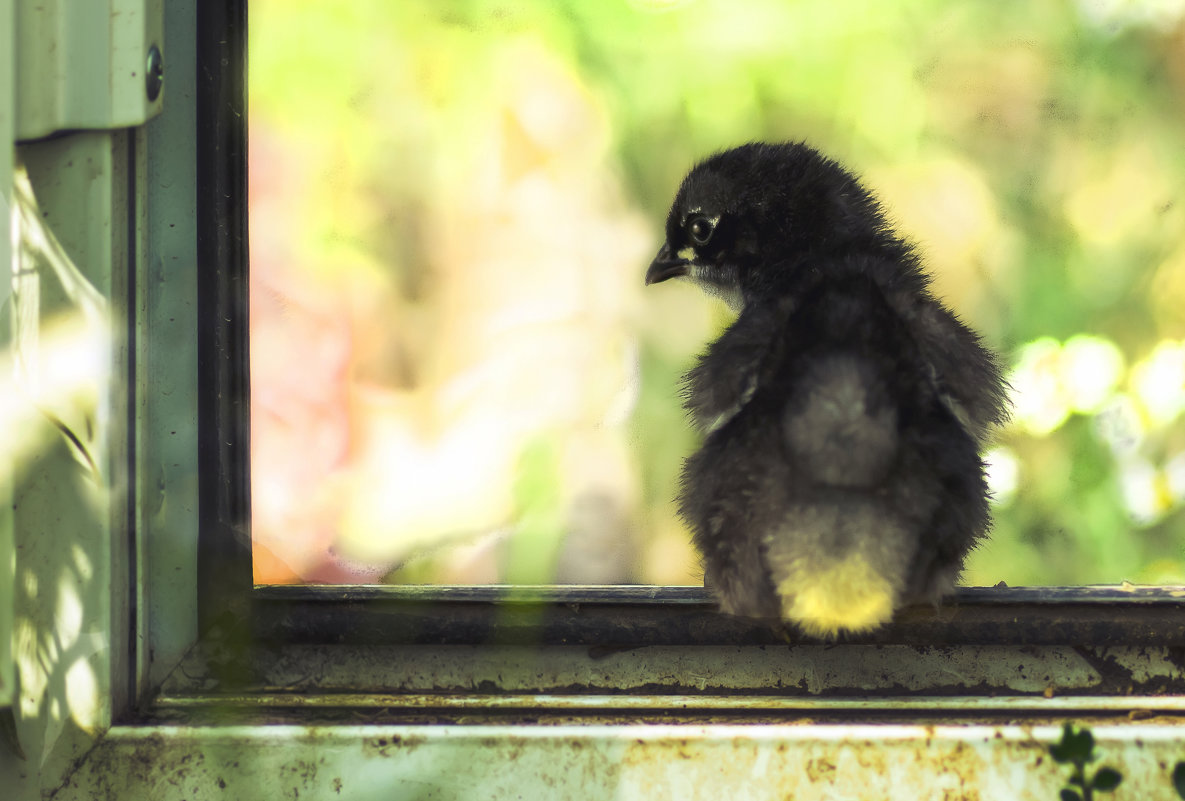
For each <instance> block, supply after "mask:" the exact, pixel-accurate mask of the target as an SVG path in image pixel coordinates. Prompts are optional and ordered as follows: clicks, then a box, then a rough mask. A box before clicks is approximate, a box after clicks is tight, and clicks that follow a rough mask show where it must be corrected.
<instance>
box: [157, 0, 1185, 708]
mask: <svg viewBox="0 0 1185 801" xmlns="http://www.w3.org/2000/svg"><path fill="white" fill-rule="evenodd" d="M194 14H195V19H196V30H197V43H196V50H195V63H196V72H195V85H196V93H195V95H194V101H195V109H194V130H195V135H194V137H193V140H192V146H193V149H194V152H195V154H196V159H195V163H196V170H195V179H194V187H195V197H196V203H195V215H194V218H193V219H194V229H193V236H194V241H195V243H196V245H195V247H196V264H197V265H198V271H197V275H196V278H197V293H196V298H197V315H196V318H195V322H196V334H197V338H196V342H197V345H196V348H197V371H196V384H195V394H196V397H197V399H198V401H197V424H198V437H197V451H196V471H197V475H198V476H199V481H198V493H197V498H196V501H197V522H198V526H197V530H198V536H197V543H196V545H197V548H196V552H197V568H196V574H195V575H194V576H193V584H192V589H193V598H192V599H190V602H189V604H188V605H187V607H186V608H189V607H192V608H193V609H194V610H196V625H195V626H193V627H192V629H187V631H189V633H190V634H192V638H190V639H189V640H188V644H187V645H186V647H181V648H179V647H178V644H179V643H182V644H184V643H185V638H183V637H182V638H177V637H173V639H172V640H171V647H168V648H164V649H162V650H161V653H162V654H165V655H166V657H165V659H163V660H162V659H160V658H151V657H147V658H146V657H142V658H141V660H140V661H139V664H140V665H141V666H142V668H143V670H144V675H142V676H141V682H140V685H139V686H140V687H141V688H142V689H143V692H142V694H141V704H140V709H141V711H142V712H144V713H145V714H148V715H151V714H154V712H153V709H154V706H153V704H154V703H155V701H154V700H153V699H154V697H155V696H154V692H155V688H159V687H162V686H166V687H168V686H171V687H173V688H174V689H173V692H174V695H176V693H177V692H181V693H182V694H185V693H189V694H190V697H191V699H196V698H198V697H200V696H201V691H200V688H199V687H198V685H197V684H195V683H194V682H192V681H186V680H184V679H182V678H179V677H178V674H179V672H185V673H188V674H189V675H198V676H202V677H205V678H203V681H208V679H209V677H210V676H216V677H217V678H216V680H215V682H214V683H215V684H216V685H217V686H218V687H219V690H218V692H217V693H214V694H213V695H211V696H210V697H211V699H212V700H211V703H216V702H217V698H216V697H215V696H218V695H223V694H225V692H226V691H228V690H229V689H234V688H235V687H249V686H254V687H256V690H258V689H259V688H260V687H262V686H264V685H261V684H259V683H257V682H256V683H254V684H253V683H252V682H251V681H246V680H244V679H243V677H244V676H260V675H264V674H266V673H267V668H266V666H265V665H264V664H263V663H264V662H266V661H267V659H266V658H265V657H264V656H262V654H263V653H264V652H265V651H267V652H268V653H271V654H274V653H276V649H279V650H280V651H281V652H285V653H288V654H289V655H290V656H291V658H292V659H297V660H299V659H301V658H303V656H302V654H306V653H308V649H309V648H314V649H316V648H322V647H324V648H343V649H346V648H354V649H366V648H390V647H406V648H412V649H415V648H429V647H469V648H472V649H482V648H491V649H498V648H505V647H512V648H513V647H519V648H531V649H534V650H535V651H537V652H538V654H539V656H540V658H541V659H547V654H548V652H549V649H561V650H562V649H570V648H572V647H583V648H585V649H587V650H588V658H589V659H590V660H596V659H599V658H602V657H604V656H605V655H607V654H613V653H617V652H622V651H629V650H633V649H642V648H660V649H661V648H667V649H691V650H695V649H719V648H732V649H736V654H737V657H736V658H737V659H738V660H743V659H745V658H746V656H745V655H746V653H749V652H752V651H753V650H754V649H766V648H769V647H771V646H773V647H783V648H785V647H787V646H789V648H790V650H791V651H792V652H799V654H800V657H801V659H803V660H807V661H809V660H811V659H814V658H815V657H816V656H817V655H818V654H819V653H821V649H834V648H839V649H842V650H843V651H844V652H846V653H851V654H852V656H853V659H856V660H860V659H863V658H864V656H862V655H865V654H868V653H871V652H873V651H876V650H878V649H883V648H885V647H888V646H905V647H908V648H914V649H935V648H943V649H947V650H945V651H943V653H945V654H947V656H949V655H950V653H951V650H950V649H956V650H958V649H962V650H963V651H966V652H967V653H973V652H974V653H979V652H980V651H981V650H982V649H984V648H988V647H996V646H998V647H1000V649H1002V650H999V651H996V652H992V653H999V654H1007V655H1010V658H1011V657H1016V656H1017V654H1022V655H1023V654H1024V653H1030V654H1031V653H1036V652H1039V651H1040V650H1041V649H1054V650H1056V649H1058V648H1066V647H1068V648H1071V649H1075V648H1077V649H1085V651H1090V650H1091V649H1094V651H1098V652H1099V653H1101V654H1103V656H1100V657H1099V658H1102V659H1105V658H1106V657H1105V654H1106V652H1107V650H1108V649H1117V648H1118V649H1128V650H1132V649H1135V650H1138V649H1162V650H1163V652H1164V654H1166V655H1167V656H1166V657H1165V658H1167V659H1169V660H1170V661H1173V662H1175V661H1176V660H1177V656H1176V654H1178V652H1179V649H1181V648H1182V647H1185V591H1182V590H1181V589H1180V588H1168V587H1166V588H1151V587H1133V588H1127V587H1074V588H1059V587H1022V588H961V589H960V590H959V591H958V592H957V593H956V594H955V595H954V597H953V598H951V599H949V600H948V601H947V602H945V603H944V604H943V605H942V606H941V607H924V606H923V607H911V608H907V609H905V610H902V612H901V613H900V614H899V615H898V616H897V618H896V619H895V620H894V621H893V623H892V624H890V625H888V626H886V627H884V628H883V629H881V630H878V631H876V632H873V633H871V634H868V635H861V636H850V637H846V638H844V639H843V641H842V642H840V643H824V642H820V641H817V640H811V639H810V638H805V637H801V636H800V635H798V634H796V633H794V632H786V631H779V630H778V629H776V628H775V627H771V626H770V625H768V624H766V623H762V622H759V621H751V620H745V619H740V618H732V617H728V616H725V615H722V614H720V613H718V612H717V611H715V610H714V608H713V604H712V601H711V599H710V597H709V596H708V594H707V593H706V591H704V590H703V589H702V588H696V587H649V586H646V587H641V586H614V587H590V586H550V587H529V586H528V587H521V586H520V587H491V586H473V587H456V586H405V587H390V586H383V587H378V586H323V585H322V586H253V585H252V584H251V545H250V533H249V532H250V498H249V492H250V481H249V443H250V421H249V414H248V408H249V402H250V397H249V396H250V365H249V347H248V341H247V337H248V317H247V315H248V280H247V277H248V243H247V219H246V214H247V209H246V203H245V198H246V181H247V169H246V157H247V156H246V146H245V145H246V136H247V133H248V132H247V130H246V124H247V122H246V121H247V114H246V82H245V77H246V62H245V59H246V24H247V12H246V5H245V3H244V2H239V0H220V2H214V3H203V4H199V5H197V7H196V9H195V10H194ZM154 124H155V123H154ZM167 140H168V137H165V136H162V137H161V140H160V141H159V142H157V143H156V149H155V153H162V152H167V151H168V141H167ZM149 152H150V157H151V155H152V154H153V152H154V151H153V149H152V148H151V147H150V149H149ZM148 202H149V206H150V209H151V204H152V188H151V187H150V188H149V196H148ZM150 213H151V212H150ZM149 228H150V233H149V238H150V240H152V239H153V237H154V236H155V237H156V240H154V241H159V240H160V238H161V232H160V231H159V230H154V229H153V228H152V226H151V225H150V226H149ZM151 247H152V245H151V244H150V249H151ZM150 255H151V254H150ZM145 313H146V314H149V315H150V314H151V309H148V310H147V311H145ZM152 327H153V321H152V320H151V319H147V320H145V321H144V325H143V329H142V330H145V331H148V332H151V331H152ZM148 336H149V338H151V336H152V335H151V333H149V335H148ZM170 369H178V366H174V367H172V368H170ZM179 369H184V365H180V366H179ZM146 384H147V382H145V381H142V382H141V384H140V385H141V387H144V386H145V385H146ZM148 394H149V396H150V395H151V392H150V391H148ZM144 400H145V402H146V403H149V404H151V403H152V398H151V397H146V398H145V399H144ZM165 425H166V426H167V427H169V426H173V425H174V424H173V422H172V421H169V422H167V423H165ZM160 434H161V432H160V431H155V432H151V431H150V432H149V433H148V435H147V437H146V438H147V439H148V440H152V438H153V437H154V436H157V437H159V436H160ZM142 480H143V479H142ZM141 486H142V487H143V484H142V485H141ZM142 491H143V490H142ZM145 536H146V538H147V539H152V538H153V536H154V531H153V529H152V526H151V525H146V532H145ZM144 547H145V546H142V548H144ZM147 550H151V546H148V547H147ZM149 561H150V568H149V579H150V582H149V583H150V586H149V589H148V592H149V593H150V594H152V595H165V594H167V593H169V592H170V587H171V586H174V585H173V584H172V582H174V581H175V578H174V577H173V576H170V575H169V574H168V573H167V572H165V571H163V570H158V569H153V568H152V567H151V560H149ZM187 589H188V588H187ZM142 608H143V607H142ZM165 620H167V617H166V618H165ZM160 629H161V626H160V625H156V624H154V623H149V624H148V625H147V626H144V625H142V627H141V631H147V632H148V634H149V636H148V637H147V641H148V643H149V650H150V651H151V649H152V647H153V645H154V644H155V640H156V639H159V638H160ZM198 632H201V633H202V635H201V637H199V636H198ZM188 645H196V647H195V648H194V649H193V650H192V651H191V652H190V653H189V656H188V657H186V659H187V660H188V661H187V662H183V661H182V658H181V657H182V655H183V654H184V653H185V652H186V651H189V648H188ZM228 649H229V650H231V651H233V650H236V649H239V650H242V654H240V655H238V656H236V657H234V658H230V659H229V662H230V663H233V669H227V667H226V666H227V664H228V656H227V654H228ZM977 649H978V650H977ZM1034 649H1036V650H1034ZM1085 651H1084V652H1085ZM557 652H558V650H557ZM467 658H468V657H467ZM935 658H945V657H942V656H935ZM1002 658H1003V657H1002ZM195 660H196V661H195ZM479 661H480V660H479V659H478V660H477V661H475V662H474V663H473V664H474V665H477V663H478V662H479ZM186 665H188V667H186ZM173 666H178V669H177V670H174V669H173ZM474 669H475V671H477V668H476V667H475V668H474ZM655 669H656V670H657V668H655ZM1104 673H1105V671H1104V672H1103V673H1101V674H1100V675H1102V682H1101V683H1100V684H1099V685H1098V687H1097V688H1096V690H1097V691H1093V692H1088V693H1083V694H1082V696H1083V697H1086V696H1091V697H1093V696H1099V697H1103V696H1115V695H1117V694H1119V693H1120V692H1121V691H1122V690H1123V689H1124V688H1128V691H1130V690H1131V688H1138V687H1139V686H1143V685H1142V684H1141V683H1140V682H1135V681H1133V680H1132V678H1131V675H1125V674H1124V673H1123V671H1119V672H1114V671H1112V673H1110V674H1106V675H1103V674H1104ZM1170 674H1171V675H1170ZM1149 675H1150V676H1151V678H1150V679H1149V680H1148V682H1144V683H1143V684H1144V685H1147V686H1149V687H1152V686H1153V685H1155V687H1158V688H1164V687H1166V686H1171V687H1172V688H1173V689H1185V683H1182V681H1181V677H1180V676H1177V675H1176V674H1175V673H1172V671H1169V673H1167V674H1166V673H1164V672H1163V671H1161V672H1156V671H1153V672H1152V673H1150V674H1149ZM403 679H406V676H404V677H403ZM1166 682H1168V684H1167V685H1166ZM265 684H266V682H265ZM461 684H462V685H463V682H462V683H461ZM386 685H387V686H383V687H380V688H379V689H383V690H387V689H390V688H391V687H397V686H405V687H408V686H413V685H415V682H411V683H410V684H409V682H408V681H406V680H404V681H403V682H402V685H400V677H399V676H392V677H391V678H390V680H389V682H386ZM458 686H461V685H458ZM695 686H696V682H695V681H694V680H691V679H689V680H687V681H683V682H676V683H675V684H674V685H671V687H668V688H667V689H666V690H664V691H663V693H660V694H666V695H670V694H671V692H670V691H671V688H672V687H673V688H675V689H678V688H683V689H687V688H694V687H695ZM1008 686H1009V685H1008V684H1007V682H1004V683H1002V684H997V683H992V682H991V681H986V680H982V681H978V682H975V681H972V682H968V683H966V685H965V692H966V697H967V698H968V699H974V698H980V699H982V698H984V697H985V696H990V695H997V694H999V693H1000V692H1001V691H1007V688H1008ZM177 688H181V689H180V690H178V689H177ZM272 689H274V688H272ZM372 689H373V687H372ZM413 689H417V690H421V689H423V687H418V686H416V687H413ZM454 689H455V688H454ZM568 689H569V690H570V691H571V692H572V693H576V694H579V693H597V692H616V691H617V690H615V689H614V688H612V687H606V686H598V685H596V684H595V683H589V684H588V685H586V686H572V687H570V688H568ZM762 689H763V688H762V687H761V686H752V687H748V688H747V691H748V692H759V691H761V690H762ZM868 690H869V687H864V688H860V687H854V686H853V685H851V684H850V683H848V684H845V683H844V681H842V680H837V684H836V685H835V686H825V687H823V688H822V691H821V692H814V693H811V694H814V695H817V696H820V697H822V696H833V697H836V698H840V697H843V698H847V699H848V700H851V699H854V698H855V697H857V696H858V695H859V694H860V693H861V692H865V691H868ZM513 691H514V690H513V688H505V687H499V686H497V685H496V683H495V684H494V685H486V686H485V687H484V690H483V693H480V694H484V695H490V694H498V693H501V692H513ZM941 691H942V692H943V693H947V694H949V693H950V692H951V688H949V687H944V688H942V690H941ZM167 694H168V693H166V695H167ZM637 694H640V695H644V694H645V693H637ZM787 694H789V695H794V694H796V693H795V692H794V691H793V690H787V691H785V692H784V693H782V695H787ZM798 694H799V695H802V694H801V693H798ZM273 695H274V693H273ZM910 695H912V696H916V695H918V691H917V690H916V689H915V690H909V691H908V692H887V693H883V696H884V697H885V698H886V699H890V698H896V699H897V701H889V700H886V703H889V704H890V707H887V708H896V709H899V710H903V709H904V707H902V706H901V705H900V699H901V698H902V697H905V696H910ZM1021 695H1023V693H1021ZM273 701H274V698H273ZM194 703H196V701H195V702H194ZM894 703H896V706H895V707H893V706H892V704H894ZM560 706H563V705H562V704H561V705H560ZM187 708H190V709H192V708H194V706H193V705H190V706H189V707H187ZM540 709H542V710H544V711H545V710H546V709H547V704H546V703H542V702H541V706H540Z"/></svg>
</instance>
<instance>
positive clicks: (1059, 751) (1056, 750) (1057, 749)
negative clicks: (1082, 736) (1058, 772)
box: [1049, 723, 1074, 765]
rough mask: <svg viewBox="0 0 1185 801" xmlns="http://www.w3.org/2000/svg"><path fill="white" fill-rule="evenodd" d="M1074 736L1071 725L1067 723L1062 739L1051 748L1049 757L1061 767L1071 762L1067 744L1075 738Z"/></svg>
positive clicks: (1063, 728)
mask: <svg viewBox="0 0 1185 801" xmlns="http://www.w3.org/2000/svg"><path fill="white" fill-rule="evenodd" d="M1073 734H1074V733H1073V731H1072V730H1071V729H1070V724H1069V723H1067V724H1066V725H1065V726H1063V727H1062V739H1060V740H1058V741H1057V742H1056V743H1054V744H1053V745H1051V746H1049V755H1050V756H1051V757H1053V761H1054V762H1056V763H1058V764H1059V765H1064V764H1065V763H1067V762H1069V761H1070V751H1069V748H1068V747H1067V742H1068V741H1069V739H1070V738H1071V737H1072V736H1073Z"/></svg>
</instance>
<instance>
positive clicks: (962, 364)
mask: <svg viewBox="0 0 1185 801" xmlns="http://www.w3.org/2000/svg"><path fill="white" fill-rule="evenodd" d="M666 233H667V240H666V243H665V244H664V245H663V247H662V249H661V250H660V251H659V253H658V256H657V258H655V260H654V262H653V263H652V264H651V265H650V269H649V270H648V271H647V273H646V283H647V284H654V283H658V282H661V281H666V280H667V279H670V278H675V277H679V276H687V277H689V278H691V279H692V280H693V281H694V282H695V283H697V284H699V285H700V286H701V287H702V288H703V289H705V290H706V291H707V292H709V293H710V294H713V295H717V296H719V297H721V298H723V299H724V300H725V301H726V302H727V303H728V304H729V305H730V306H732V307H733V309H734V310H735V311H737V312H738V313H739V316H738V317H737V320H736V322H734V323H733V324H732V325H731V326H730V327H729V328H728V329H727V330H726V331H725V332H724V333H723V334H722V335H721V336H720V338H719V339H717V340H716V341H715V342H713V343H712V344H711V345H710V346H709V347H708V348H707V350H706V351H705V353H704V354H703V355H702V356H701V357H700V359H699V362H698V363H697V364H696V365H695V367H694V368H693V369H692V370H691V371H690V372H689V373H688V374H687V376H686V378H685V382H686V383H685V392H686V396H685V403H684V405H685V406H686V408H687V409H688V411H689V412H690V413H691V417H692V419H693V421H694V423H695V425H696V426H697V427H698V428H699V429H700V430H701V431H702V432H703V434H704V443H703V446H702V447H701V448H700V449H699V451H698V452H696V453H695V454H693V455H692V456H691V457H689V458H688V460H687V462H686V464H685V466H684V470H683V481H682V489H681V491H680V496H679V507H680V513H681V514H682V516H683V518H684V519H685V520H686V521H687V523H688V525H689V526H690V527H691V530H692V533H693V536H694V539H695V544H696V546H697V547H698V548H699V550H700V552H701V553H702V554H703V558H704V568H705V575H704V580H705V584H707V585H708V586H709V587H711V588H712V589H713V591H714V593H715V594H716V596H717V597H718V599H719V601H720V605H721V608H722V609H723V610H724V611H725V612H728V613H730V614H734V615H743V616H749V617H757V618H770V619H779V620H782V621H785V622H787V623H791V624H793V625H795V626H797V627H799V628H800V629H802V630H803V631H804V632H806V633H807V634H810V635H812V636H817V637H824V638H832V637H835V636H837V635H839V634H841V633H845V632H862V631H868V630H871V629H874V628H876V627H878V626H880V625H882V624H884V623H886V622H887V621H888V620H889V619H890V618H891V617H892V616H893V612H894V610H895V609H897V608H898V607H899V606H901V605H902V604H904V603H910V602H915V601H921V600H929V601H931V602H934V603H937V602H938V601H939V600H940V599H941V597H942V596H943V595H945V594H947V593H949V592H950V591H951V589H952V588H953V587H954V584H955V580H956V579H957V578H958V575H959V572H960V571H961V569H962V563H963V559H964V557H965V556H966V554H967V552H968V551H969V550H970V549H971V547H972V546H973V545H974V544H975V543H976V541H977V540H979V539H980V538H981V537H983V536H984V535H985V534H986V532H987V529H988V526H989V523H990V520H989V513H988V490H987V485H986V482H985V479H984V467H983V462H982V460H981V458H980V455H979V451H980V448H981V447H982V445H983V443H984V441H985V438H986V437H987V436H988V434H989V433H990V431H991V430H992V429H993V427H995V426H996V425H998V424H999V423H1001V422H1002V421H1003V420H1004V419H1005V417H1006V416H1007V411H1006V409H1007V401H1006V396H1005V389H1006V384H1005V382H1004V380H1003V378H1002V376H1001V372H1000V368H999V365H998V364H997V361H996V358H995V357H994V356H993V354H992V353H991V352H989V351H988V350H986V349H985V348H984V346H983V345H982V344H981V342H980V340H979V337H978V336H977V335H976V334H975V333H973V332H972V331H971V330H970V329H968V328H967V327H966V326H964V325H963V324H962V323H960V322H959V320H958V319H956V318H955V316H954V315H953V314H952V313H951V312H950V311H948V310H947V309H946V308H944V307H943V305H942V304H941V303H940V302H939V301H938V300H936V299H935V298H934V297H933V296H932V295H931V294H930V293H929V292H928V291H927V283H928V278H927V276H926V275H925V273H924V272H923V271H922V266H921V263H920V262H919V259H918V257H917V255H916V253H915V252H914V250H913V248H912V247H911V246H910V245H909V244H908V243H906V242H905V241H903V240H902V239H900V238H899V237H898V236H897V235H896V234H895V233H894V232H893V231H892V230H891V228H890V227H889V225H888V223H887V222H886V219H885V216H884V214H883V212H882V211H881V209H880V206H879V205H878V204H877V202H876V200H875V199H874V198H873V197H872V195H870V194H869V193H868V191H867V190H865V189H864V188H863V187H862V186H861V185H860V183H859V182H858V181H857V180H856V178H855V177H853V176H852V175H851V174H850V173H848V172H847V171H845V170H844V169H843V168H842V167H840V166H839V165H838V164H836V163H835V162H834V161H831V160H829V159H827V158H825V157H823V156H822V155H820V154H819V153H817V152H816V151H815V150H813V149H811V148H810V147H807V146H806V145H804V144H778V145H771V144H748V145H744V146H741V147H738V148H735V149H733V150H729V151H726V152H723V153H719V154H717V155H715V156H712V157H711V158H709V159H707V160H706V161H704V162H703V163H701V164H699V165H698V166H696V167H695V168H694V169H693V170H692V171H691V173H690V174H688V176H687V177H686V178H685V179H684V181H683V184H682V186H681V187H680V188H679V192H678V194H677V196H676V197H675V202H674V205H673V206H672V207H671V211H670V215H669V216H668V218H667V229H666Z"/></svg>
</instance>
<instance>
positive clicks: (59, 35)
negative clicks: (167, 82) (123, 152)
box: [14, 0, 164, 141]
mask: <svg viewBox="0 0 1185 801" xmlns="http://www.w3.org/2000/svg"><path fill="white" fill-rule="evenodd" d="M15 22H16V25H15V28H14V32H15V34H16V35H15V37H14V42H15V49H16V91H15V95H16V97H15V100H16V103H15V106H16V108H15V111H16V130H15V134H16V139H17V140H18V141H19V140H25V139H39V138H42V137H45V136H49V135H51V134H53V133H56V132H59V131H71V130H80V129H89V130H94V129H110V128H126V127H130V126H135V125H141V124H143V123H144V122H146V121H147V120H148V119H150V118H151V117H153V116H155V115H156V114H157V113H158V112H159V111H160V109H161V99H162V96H163V92H162V91H161V90H162V88H163V79H164V56H163V53H162V47H163V17H162V3H161V0H88V1H87V2H84V3H79V2H76V0H16V20H15Z"/></svg>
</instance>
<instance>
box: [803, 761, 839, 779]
mask: <svg viewBox="0 0 1185 801" xmlns="http://www.w3.org/2000/svg"><path fill="white" fill-rule="evenodd" d="M806 775H807V777H808V778H809V779H810V780H811V781H812V782H820V781H825V782H834V781H835V763H834V762H832V761H831V760H830V759H823V758H819V759H811V760H808V761H807V763H806Z"/></svg>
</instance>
